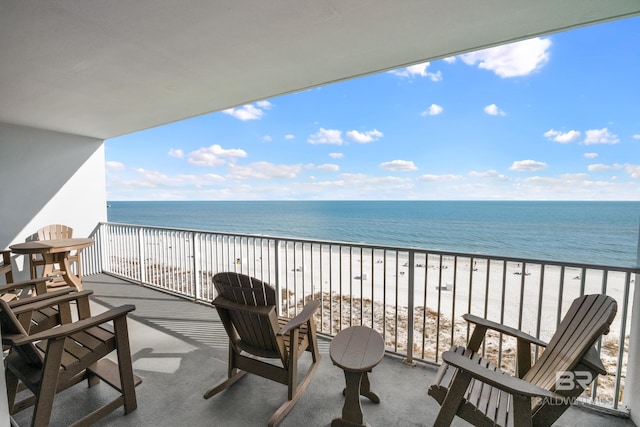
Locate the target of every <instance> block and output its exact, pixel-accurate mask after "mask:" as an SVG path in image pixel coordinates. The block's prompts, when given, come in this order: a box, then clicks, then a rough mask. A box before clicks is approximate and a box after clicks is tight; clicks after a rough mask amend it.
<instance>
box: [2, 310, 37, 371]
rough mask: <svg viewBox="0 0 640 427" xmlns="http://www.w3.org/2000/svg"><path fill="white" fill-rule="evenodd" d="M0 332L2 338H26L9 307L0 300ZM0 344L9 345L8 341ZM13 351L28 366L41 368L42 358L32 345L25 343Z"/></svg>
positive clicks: (23, 330)
mask: <svg viewBox="0 0 640 427" xmlns="http://www.w3.org/2000/svg"><path fill="white" fill-rule="evenodd" d="M0 330H1V331H2V336H3V337H5V336H7V337H9V336H12V335H13V336H14V337H15V336H20V337H26V336H27V332H26V331H25V329H24V328H23V327H22V325H21V324H20V322H19V321H18V318H17V317H16V316H15V314H13V311H11V308H10V307H9V305H8V304H7V303H6V302H5V301H4V300H2V299H0ZM2 344H3V345H5V344H10V342H9V341H5V340H4V339H3V340H2ZM14 349H15V351H17V352H18V354H19V355H20V356H21V357H22V360H23V361H24V362H25V363H26V364H27V365H29V366H32V367H36V368H41V367H42V364H43V358H42V355H41V354H40V352H39V351H38V350H37V349H36V347H35V346H34V345H33V343H27V344H23V345H19V346H15V347H14Z"/></svg>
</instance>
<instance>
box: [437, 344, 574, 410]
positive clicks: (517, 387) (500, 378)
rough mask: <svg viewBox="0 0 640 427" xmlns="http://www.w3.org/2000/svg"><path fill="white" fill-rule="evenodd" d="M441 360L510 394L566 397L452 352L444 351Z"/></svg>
mask: <svg viewBox="0 0 640 427" xmlns="http://www.w3.org/2000/svg"><path fill="white" fill-rule="evenodd" d="M442 360H443V361H444V362H445V363H448V364H449V365H451V366H455V367H456V368H459V369H461V370H463V371H465V372H466V373H468V374H469V375H471V377H473V378H475V379H478V380H480V381H482V382H484V383H486V384H489V385H491V386H493V387H496V388H498V389H500V390H502V391H505V392H507V393H510V394H514V395H518V396H528V397H543V398H545V397H546V398H549V399H556V400H557V399H560V400H561V399H566V396H561V395H560V394H558V393H554V392H553V391H550V390H546V389H544V388H541V387H538V386H537V385H535V384H531V383H530V382H527V381H525V380H522V379H520V378H518V377H512V376H510V375H507V374H503V373H501V372H499V371H494V370H492V369H487V368H485V367H483V366H481V365H479V364H477V363H476V362H474V361H472V360H471V359H469V358H467V357H465V356H463V355H461V354H458V353H455V352H453V351H445V352H444V353H442Z"/></svg>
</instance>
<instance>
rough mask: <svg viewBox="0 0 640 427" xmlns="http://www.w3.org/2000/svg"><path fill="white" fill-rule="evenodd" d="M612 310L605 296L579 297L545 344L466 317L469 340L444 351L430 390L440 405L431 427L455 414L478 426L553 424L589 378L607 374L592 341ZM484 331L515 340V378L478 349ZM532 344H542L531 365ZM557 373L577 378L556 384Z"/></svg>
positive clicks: (446, 423) (446, 422) (605, 328)
mask: <svg viewBox="0 0 640 427" xmlns="http://www.w3.org/2000/svg"><path fill="white" fill-rule="evenodd" d="M616 310H617V304H616V302H615V300H614V299H613V298H611V297H608V296H606V295H585V296H582V297H580V298H577V299H576V300H575V301H574V302H573V303H572V304H571V307H570V308H569V310H568V311H567V314H566V315H565V316H564V318H563V320H562V322H561V323H560V325H559V327H558V329H557V331H556V333H555V334H554V335H553V337H552V338H551V341H550V342H549V343H548V344H547V343H545V342H543V341H541V340H539V339H537V338H534V337H532V336H530V335H528V334H525V333H524V332H521V331H519V330H517V329H513V328H509V327H506V326H504V325H500V324H498V323H495V322H491V321H489V320H486V319H482V318H479V317H476V316H472V315H465V316H464V318H465V320H467V321H468V322H471V323H474V324H475V329H474V331H473V334H472V335H471V338H470V340H469V343H468V345H467V347H455V348H453V349H452V350H450V351H447V352H444V353H443V355H442V360H443V364H442V366H441V367H440V370H439V371H438V374H437V376H436V380H435V382H434V384H433V385H432V386H431V387H430V388H429V394H430V395H431V396H433V397H434V398H435V399H436V400H437V401H438V402H439V403H440V404H441V405H442V407H441V408H440V412H439V414H438V417H437V419H436V421H435V423H434V426H438V427H440V426H449V425H450V424H451V422H452V420H453V418H454V417H455V416H456V415H458V416H459V417H461V418H463V419H465V420H466V421H468V422H470V423H471V424H473V425H476V426H490V425H491V426H515V427H521V426H549V425H551V424H553V423H554V422H555V421H556V420H557V419H558V418H559V417H560V416H561V415H562V414H563V413H564V412H565V411H566V410H567V408H568V407H569V406H570V404H571V398H573V397H576V396H578V395H580V394H581V393H582V392H583V391H584V388H585V387H586V386H587V385H588V384H587V383H588V382H590V380H592V379H595V378H596V376H597V375H606V373H607V372H606V370H605V369H604V366H603V365H602V362H601V361H600V359H599V357H598V354H597V352H596V351H595V349H594V344H595V343H596V341H597V340H598V339H599V338H600V336H601V335H603V334H606V333H608V332H609V326H610V325H611V322H613V319H614V317H615V315H616ZM488 329H493V330H496V331H498V332H502V333H503V334H506V335H510V336H513V337H515V338H516V339H517V368H516V370H517V376H511V375H508V374H506V373H503V372H502V371H500V369H498V368H497V367H496V366H494V365H493V364H492V363H490V362H489V361H487V360H486V359H485V358H483V357H482V356H481V355H480V354H479V353H478V351H479V349H480V345H481V343H482V340H483V339H484V335H485V333H486V331H487V330H488ZM531 345H539V346H542V347H545V349H544V351H543V352H542V354H541V355H540V358H539V359H538V360H537V361H536V363H535V364H534V365H533V366H531ZM569 373H571V374H569ZM557 375H568V376H569V378H578V379H580V380H579V381H573V382H571V384H570V385H571V387H568V386H565V385H564V384H562V387H557V384H558V377H557ZM585 380H586V381H585Z"/></svg>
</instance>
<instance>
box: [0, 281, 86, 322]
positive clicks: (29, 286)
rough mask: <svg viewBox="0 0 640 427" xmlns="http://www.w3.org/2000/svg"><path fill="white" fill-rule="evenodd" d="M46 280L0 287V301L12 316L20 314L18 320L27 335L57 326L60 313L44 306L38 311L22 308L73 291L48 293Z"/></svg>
mask: <svg viewBox="0 0 640 427" xmlns="http://www.w3.org/2000/svg"><path fill="white" fill-rule="evenodd" d="M47 280H48V278H47V277H43V278H40V279H34V280H24V281H21V282H13V283H10V284H8V285H0V299H2V300H3V301H5V302H6V303H7V304H8V306H9V308H10V309H11V310H12V311H13V312H14V314H16V315H17V313H20V316H19V320H20V322H21V324H22V327H23V328H24V329H25V331H26V332H27V333H28V334H34V333H38V332H41V331H44V330H46V329H50V328H53V327H54V326H57V325H59V324H60V316H59V315H60V313H59V311H58V308H57V307H56V306H51V307H47V306H44V307H42V308H40V309H38V310H32V309H31V308H27V309H23V308H22V307H23V306H26V305H28V304H33V303H35V302H39V301H42V300H46V299H49V298H54V297H57V296H61V295H66V294H69V293H71V292H74V291H75V289H72V288H64V289H59V290H56V291H51V292H48V288H47Z"/></svg>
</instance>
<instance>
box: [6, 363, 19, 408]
mask: <svg viewBox="0 0 640 427" xmlns="http://www.w3.org/2000/svg"><path fill="white" fill-rule="evenodd" d="M5 375H6V381H7V402H8V404H9V414H15V412H14V407H13V406H14V404H15V403H16V395H17V394H18V383H19V382H20V381H19V380H18V377H16V376H15V375H14V374H13V373H11V371H10V370H9V369H6V370H5Z"/></svg>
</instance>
